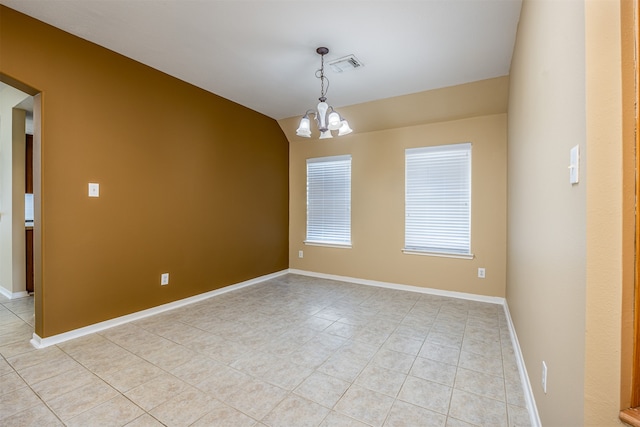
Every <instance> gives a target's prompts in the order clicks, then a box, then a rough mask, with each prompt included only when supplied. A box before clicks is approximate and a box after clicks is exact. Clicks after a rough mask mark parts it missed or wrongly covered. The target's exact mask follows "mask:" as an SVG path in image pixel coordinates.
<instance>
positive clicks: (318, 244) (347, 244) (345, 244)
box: [303, 240, 352, 249]
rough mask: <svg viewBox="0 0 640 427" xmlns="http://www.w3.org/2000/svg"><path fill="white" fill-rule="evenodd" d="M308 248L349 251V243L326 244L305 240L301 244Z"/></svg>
mask: <svg viewBox="0 0 640 427" xmlns="http://www.w3.org/2000/svg"><path fill="white" fill-rule="evenodd" d="M303 243H304V244H305V245H308V246H323V247H325V248H342V249H351V247H352V246H351V243H328V242H312V241H308V240H305V241H304V242H303Z"/></svg>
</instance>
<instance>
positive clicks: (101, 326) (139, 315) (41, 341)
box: [30, 270, 288, 348]
mask: <svg viewBox="0 0 640 427" xmlns="http://www.w3.org/2000/svg"><path fill="white" fill-rule="evenodd" d="M287 272H288V270H282V271H279V272H276V273H271V274H267V275H264V276H260V277H256V278H255V279H250V280H246V281H244V282H240V283H236V284H234V285H229V286H225V287H224V288H220V289H216V290H213V291H209V292H205V293H203V294H199V295H194V296H192V297H189V298H184V299H181V300H178V301H173V302H170V303H167V304H163V305H159V306H157V307H153V308H149V309H146V310H142V311H138V312H135V313H131V314H127V315H125V316H121V317H116V318H115V319H110V320H105V321H104V322H100V323H95V324H93V325H89V326H85V327H82V328H79V329H74V330H72V331H69V332H64V333H62V334H58V335H53V336H50V337H46V338H40V337H39V336H38V335H37V334H35V333H34V334H33V338H32V339H31V341H30V342H31V345H33V346H34V347H35V348H45V347H49V346H51V345H55V344H60V343H62V342H65V341H69V340H72V339H74V338H79V337H82V336H85V335H89V334H93V333H96V332H100V331H104V330H105V329H109V328H113V327H115V326H119V325H122V324H125V323H129V322H133V321H135V320H140V319H143V318H145V317H149V316H153V315H155V314H159V313H163V312H165V311H168V310H173V309H176V308H179V307H184V306H185V305H189V304H193V303H195V302H198V301H202V300H205V299H208V298H211V297H214V296H216V295H220V294H224V293H226V292H231V291H235V290H238V289H241V288H244V287H247V286H252V285H255V284H258V283H261V282H264V281H266V280H270V279H274V278H276V277H279V276H282V275H285V274H287Z"/></svg>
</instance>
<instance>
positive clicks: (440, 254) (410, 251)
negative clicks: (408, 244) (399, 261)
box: [402, 248, 475, 259]
mask: <svg viewBox="0 0 640 427" xmlns="http://www.w3.org/2000/svg"><path fill="white" fill-rule="evenodd" d="M402 252H403V253H404V254H406V255H425V256H437V257H441V258H459V259H473V258H475V255H474V254H454V253H452V252H429V251H419V250H417V249H407V248H404V249H402Z"/></svg>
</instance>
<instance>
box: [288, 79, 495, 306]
mask: <svg viewBox="0 0 640 427" xmlns="http://www.w3.org/2000/svg"><path fill="white" fill-rule="evenodd" d="M500 82H501V83H502V82H506V79H502V80H501V81H500ZM488 83H490V84H495V83H496V82H495V81H494V82H479V83H478V84H476V85H466V86H465V90H461V88H460V87H454V88H449V89H448V93H447V89H444V90H439V91H437V92H436V93H431V94H430V93H428V92H426V93H423V94H419V95H416V96H415V97H413V98H412V97H410V98H404V99H403V100H398V99H391V100H388V102H390V103H392V104H395V105H397V104H396V103H398V101H405V102H411V101H414V102H415V100H416V99H419V100H420V103H418V104H414V105H413V106H412V107H413V109H420V108H421V105H429V106H431V107H430V108H433V105H434V104H436V103H437V102H438V101H439V100H441V99H448V102H449V104H451V105H461V106H462V105H465V104H464V102H463V101H464V100H465V99H466V98H474V97H475V102H478V101H477V98H478V95H479V94H482V93H483V92H482V91H483V90H484V88H485V87H486V84H488ZM430 97H433V98H431V99H429V98H430ZM480 97H481V96H480ZM487 98H488V97H487ZM496 98H497V99H498V101H496ZM454 99H458V100H459V101H460V102H459V103H456V102H454ZM429 101H433V102H429ZM480 102H482V101H480ZM380 103H381V101H378V105H380ZM422 103H424V104H422ZM488 103H495V104H500V96H499V94H496V96H495V97H491V99H490V100H489V99H488ZM401 104H402V103H401ZM403 105H404V108H407V107H408V106H407V105H405V104H403ZM441 105H444V104H441ZM359 107H360V108H362V109H367V108H369V105H367V104H364V105H362V106H353V107H350V110H349V113H352V114H353V116H357V115H358V114H357V113H358V110H359ZM454 108H457V107H454ZM408 109H409V108H408ZM496 109H499V107H496ZM442 110H445V111H447V107H446V106H443V108H442V109H441V110H440V111H439V114H443V112H442ZM480 111H482V109H480ZM341 112H342V111H341ZM448 112H449V113H450V115H452V116H453V115H454V113H455V112H454V111H453V110H449V111H448ZM342 114H343V115H345V117H347V118H349V119H350V117H351V116H350V115H348V113H346V112H342ZM444 116H446V113H444ZM296 120H299V118H298V119H296V118H293V119H291V120H289V121H288V122H287V121H285V122H284V123H283V122H281V126H283V128H286V126H287V125H288V126H291V122H292V121H293V122H294V123H295V121H296ZM423 120H424V121H427V122H428V121H430V120H429V119H428V118H424V117H423ZM439 120H442V118H441V117H440V118H439ZM350 123H351V120H350ZM353 126H354V127H355V124H353ZM364 127H365V128H366V124H365V125H364ZM285 132H286V130H285ZM290 139H291V141H290V166H289V168H290V183H289V185H290V226H289V236H290V240H289V266H290V268H294V269H301V270H307V271H313V272H319V273H324V274H334V275H340V276H348V277H356V278H360V279H369V280H375V281H383V282H390V283H398V284H405V285H412V286H419V287H427V288H435V289H440V290H446V291H455V292H465V293H473V294H479V295H487V296H497V297H502V296H504V292H505V265H506V252H505V251H506V155H507V153H506V115H505V114H493V115H480V116H477V117H472V118H467V119H459V120H451V121H440V122H437V123H429V124H422V125H414V126H403V127H399V128H392V129H387V130H383V131H371V132H366V131H364V132H363V131H361V130H358V131H356V132H354V133H353V134H351V135H348V136H346V137H342V138H336V139H333V140H331V141H324V140H323V141H320V140H318V139H317V137H313V138H312V139H311V140H308V139H301V138H295V137H291V136H290ZM459 142H471V143H472V144H473V148H472V150H473V153H472V156H473V160H472V161H473V164H472V174H473V176H472V218H471V222H472V226H471V229H472V231H471V250H472V252H473V253H474V254H475V258H474V259H473V260H465V259H452V258H442V257H431V256H421V255H408V254H403V253H402V248H403V246H404V154H405V149H406V148H411V147H421V146H429V145H440V144H452V143H459ZM340 154H351V156H352V172H351V173H352V178H351V179H352V188H351V197H352V214H351V226H352V242H353V247H352V248H350V249H342V248H328V247H321V246H312V245H305V244H304V243H303V241H304V240H305V234H306V159H308V158H313V157H323V156H331V155H340ZM300 250H302V251H304V258H302V259H301V258H298V251H300ZM478 267H484V268H486V276H487V277H486V279H479V278H478V277H477V269H478Z"/></svg>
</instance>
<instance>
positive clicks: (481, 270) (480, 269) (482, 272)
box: [478, 267, 485, 279]
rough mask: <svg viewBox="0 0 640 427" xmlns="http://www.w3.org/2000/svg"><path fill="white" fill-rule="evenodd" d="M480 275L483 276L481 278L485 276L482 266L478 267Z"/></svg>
mask: <svg viewBox="0 0 640 427" xmlns="http://www.w3.org/2000/svg"><path fill="white" fill-rule="evenodd" d="M478 277H479V278H481V279H484V278H485V271H484V268H482V267H481V268H479V269H478Z"/></svg>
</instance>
